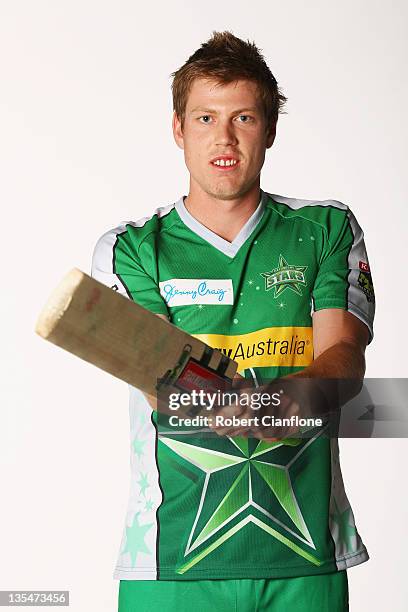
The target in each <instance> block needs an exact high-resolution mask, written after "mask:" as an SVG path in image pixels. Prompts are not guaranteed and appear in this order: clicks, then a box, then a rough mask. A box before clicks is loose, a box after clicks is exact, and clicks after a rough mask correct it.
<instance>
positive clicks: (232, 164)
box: [210, 155, 239, 172]
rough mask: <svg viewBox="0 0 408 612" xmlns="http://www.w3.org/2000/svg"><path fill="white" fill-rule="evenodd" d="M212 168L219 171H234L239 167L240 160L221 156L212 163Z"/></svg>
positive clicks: (229, 156) (230, 156)
mask: <svg viewBox="0 0 408 612" xmlns="http://www.w3.org/2000/svg"><path fill="white" fill-rule="evenodd" d="M210 164H211V166H214V167H215V168H217V169H219V170H223V171H224V172H225V171H226V170H233V169H234V168H236V167H237V166H238V165H239V159H238V158H236V157H233V156H232V155H219V156H218V157H214V159H212V160H211V161H210Z"/></svg>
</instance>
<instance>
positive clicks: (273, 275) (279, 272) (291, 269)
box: [261, 255, 307, 298]
mask: <svg viewBox="0 0 408 612" xmlns="http://www.w3.org/2000/svg"><path fill="white" fill-rule="evenodd" d="M306 270H307V266H295V265H293V264H288V262H287V261H286V259H285V258H284V257H283V255H279V264H278V267H277V268H273V270H271V271H270V272H261V276H263V278H264V279H265V291H269V290H270V289H274V290H275V291H274V296H273V297H274V298H277V297H278V296H279V295H281V293H283V292H284V291H285V289H291V290H292V291H294V292H295V293H297V295H302V286H306V279H305V272H306Z"/></svg>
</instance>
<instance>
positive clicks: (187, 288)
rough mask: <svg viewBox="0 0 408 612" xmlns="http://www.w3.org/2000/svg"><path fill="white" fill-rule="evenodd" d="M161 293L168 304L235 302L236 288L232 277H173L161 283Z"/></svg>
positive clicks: (186, 304) (187, 304)
mask: <svg viewBox="0 0 408 612" xmlns="http://www.w3.org/2000/svg"><path fill="white" fill-rule="evenodd" d="M159 287H160V295H161V296H162V297H163V298H164V299H165V301H166V303H167V305H168V306H170V307H171V306H189V305H192V304H217V305H218V306H222V305H230V304H233V303H234V290H233V287H232V280H231V279H230V278H222V279H204V278H171V279H170V280H167V281H162V282H161V283H159Z"/></svg>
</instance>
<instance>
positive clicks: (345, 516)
mask: <svg viewBox="0 0 408 612" xmlns="http://www.w3.org/2000/svg"><path fill="white" fill-rule="evenodd" d="M334 505H335V512H334V514H333V515H332V518H333V520H334V521H335V522H336V523H337V526H338V529H339V537H340V539H341V540H342V541H343V542H344V543H345V545H346V547H347V552H354V550H355V544H354V542H355V541H356V535H357V530H356V527H355V525H354V524H353V522H352V521H353V513H352V511H351V508H350V506H348V507H347V508H346V509H345V510H344V511H343V512H340V510H339V507H338V505H337V503H336V500H334Z"/></svg>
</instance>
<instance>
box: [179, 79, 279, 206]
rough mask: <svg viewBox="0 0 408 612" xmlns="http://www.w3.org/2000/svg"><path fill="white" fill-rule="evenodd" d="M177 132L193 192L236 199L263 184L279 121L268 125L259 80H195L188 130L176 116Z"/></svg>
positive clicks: (185, 121) (188, 115) (189, 102)
mask: <svg viewBox="0 0 408 612" xmlns="http://www.w3.org/2000/svg"><path fill="white" fill-rule="evenodd" d="M173 133H174V138H175V140H176V143H177V144H178V146H179V147H180V148H182V149H183V150H184V157H185V161H186V165H187V168H188V170H189V172H190V177H191V182H190V192H191V191H195V192H197V190H198V191H204V192H205V193H206V194H208V195H210V196H212V197H215V198H217V199H220V200H232V199H236V198H238V197H240V196H243V195H245V193H247V192H248V191H249V190H250V189H251V187H253V186H254V185H255V184H257V182H258V184H259V175H260V172H261V168H262V166H263V163H264V159H265V151H266V149H268V148H269V147H271V146H272V144H273V141H274V138H275V125H273V126H269V127H268V126H267V125H266V121H265V117H264V114H263V110H262V106H261V102H260V100H259V99H258V91H257V86H256V84H255V83H253V82H251V81H246V80H240V81H236V82H233V83H228V84H226V85H224V84H219V83H217V82H216V81H213V80H208V79H202V78H200V79H195V80H194V81H193V84H192V87H191V90H190V94H189V96H188V100H187V105H186V112H185V119H184V125H183V128H182V127H181V123H180V121H179V119H178V117H177V116H176V115H175V114H174V115H173Z"/></svg>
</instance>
